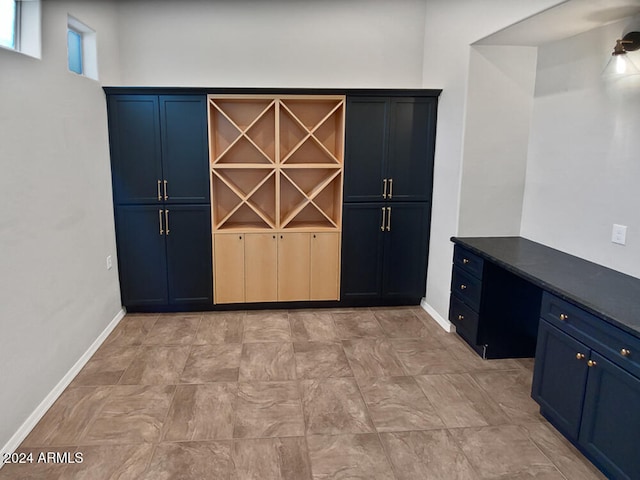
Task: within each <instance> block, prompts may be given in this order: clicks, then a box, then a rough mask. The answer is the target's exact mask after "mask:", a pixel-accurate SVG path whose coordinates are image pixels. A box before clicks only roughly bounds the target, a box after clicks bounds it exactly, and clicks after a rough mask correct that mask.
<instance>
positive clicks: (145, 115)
mask: <svg viewBox="0 0 640 480" xmlns="http://www.w3.org/2000/svg"><path fill="white" fill-rule="evenodd" d="M107 106H108V114H109V137H110V147H111V171H112V180H113V198H114V204H115V215H116V240H117V249H118V268H119V275H120V290H121V297H122V303H123V305H125V306H126V307H127V308H129V309H130V310H135V309H151V310H159V309H164V308H174V309H188V308H198V307H200V308H204V307H206V306H209V305H211V304H212V303H213V287H212V281H213V280H212V279H213V271H212V270H213V269H212V264H211V215H210V204H209V172H208V143H207V115H206V98H205V96H204V95H120V94H116V95H109V97H108V101H107Z"/></svg>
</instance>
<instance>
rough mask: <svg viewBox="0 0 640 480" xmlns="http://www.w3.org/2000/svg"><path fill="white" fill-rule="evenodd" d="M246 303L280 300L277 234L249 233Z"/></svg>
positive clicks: (245, 265)
mask: <svg viewBox="0 0 640 480" xmlns="http://www.w3.org/2000/svg"><path fill="white" fill-rule="evenodd" d="M244 278H245V301H247V302H275V301H277V300H278V242H277V235H276V234H275V233H249V234H247V235H245V242H244Z"/></svg>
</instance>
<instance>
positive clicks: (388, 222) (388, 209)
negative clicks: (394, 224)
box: [387, 196, 391, 232]
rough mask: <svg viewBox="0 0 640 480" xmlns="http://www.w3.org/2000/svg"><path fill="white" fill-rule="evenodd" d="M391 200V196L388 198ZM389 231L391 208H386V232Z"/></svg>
mask: <svg viewBox="0 0 640 480" xmlns="http://www.w3.org/2000/svg"><path fill="white" fill-rule="evenodd" d="M389 198H391V196H389ZM390 231H391V207H387V232H390Z"/></svg>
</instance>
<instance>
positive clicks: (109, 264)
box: [107, 255, 113, 270]
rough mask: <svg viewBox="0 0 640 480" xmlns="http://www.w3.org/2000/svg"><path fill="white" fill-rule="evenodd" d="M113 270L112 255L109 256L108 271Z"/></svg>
mask: <svg viewBox="0 0 640 480" xmlns="http://www.w3.org/2000/svg"><path fill="white" fill-rule="evenodd" d="M111 268H113V261H112V260H111V255H108V256H107V270H111Z"/></svg>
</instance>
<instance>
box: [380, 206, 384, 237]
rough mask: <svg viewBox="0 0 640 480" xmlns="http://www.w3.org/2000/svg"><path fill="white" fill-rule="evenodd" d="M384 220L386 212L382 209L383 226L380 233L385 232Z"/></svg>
mask: <svg viewBox="0 0 640 480" xmlns="http://www.w3.org/2000/svg"><path fill="white" fill-rule="evenodd" d="M384 219H385V210H384V207H382V224H381V225H380V231H382V232H384Z"/></svg>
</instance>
